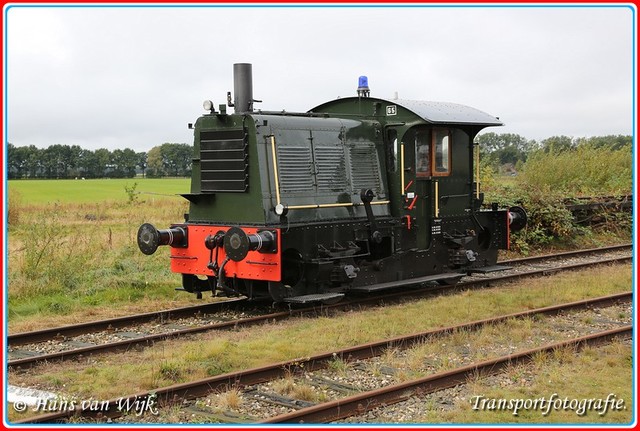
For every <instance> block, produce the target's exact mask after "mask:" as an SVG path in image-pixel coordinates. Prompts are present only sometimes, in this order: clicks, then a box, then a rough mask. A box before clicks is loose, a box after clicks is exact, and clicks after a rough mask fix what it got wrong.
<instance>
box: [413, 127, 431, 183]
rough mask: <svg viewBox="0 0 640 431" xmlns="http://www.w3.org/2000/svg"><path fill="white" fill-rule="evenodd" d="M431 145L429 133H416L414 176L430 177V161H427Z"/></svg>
mask: <svg viewBox="0 0 640 431" xmlns="http://www.w3.org/2000/svg"><path fill="white" fill-rule="evenodd" d="M430 147H431V133H430V132H429V131H426V132H418V133H416V177H418V178H420V177H430V176H431V163H430V162H429V154H430V151H429V150H430Z"/></svg>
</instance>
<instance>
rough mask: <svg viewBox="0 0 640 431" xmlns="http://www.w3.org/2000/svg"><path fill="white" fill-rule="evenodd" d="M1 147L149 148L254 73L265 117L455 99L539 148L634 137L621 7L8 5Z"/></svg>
mask: <svg viewBox="0 0 640 431" xmlns="http://www.w3.org/2000/svg"><path fill="white" fill-rule="evenodd" d="M5 19H6V25H7V27H6V36H7V38H6V41H5V43H6V45H5V53H4V55H5V64H6V70H7V76H6V86H7V93H6V99H5V103H6V105H5V106H6V109H7V122H8V124H7V126H8V129H6V130H7V140H8V141H9V142H11V143H13V144H14V145H18V146H22V145H31V144H33V145H36V146H38V147H40V148H45V147H47V146H49V145H53V144H66V145H79V146H81V147H82V148H86V149H92V150H94V149H97V148H109V149H110V150H113V149H116V148H121V149H122V148H132V149H134V150H136V151H148V150H149V149H151V148H152V147H154V146H156V145H160V144H162V143H165V142H179V143H192V141H193V134H192V131H191V130H188V128H187V123H190V122H194V121H195V120H196V118H197V117H198V116H199V115H200V114H201V113H203V109H202V101H203V100H204V99H211V100H213V101H214V103H215V105H216V106H217V105H218V104H220V103H224V102H225V101H226V93H227V91H231V90H233V64H234V63H240V62H246V63H252V64H253V81H254V98H256V99H260V100H262V101H263V103H260V104H256V108H260V109H265V110H282V109H286V110H287V111H307V110H309V109H311V108H312V107H314V106H317V105H319V104H321V103H323V102H325V101H328V100H332V99H335V98H336V97H344V96H354V95H355V94H356V87H357V83H358V76H360V75H367V76H368V77H369V86H370V88H371V96H374V97H380V98H388V99H391V98H393V97H394V94H395V93H396V92H397V93H398V95H399V97H400V98H404V99H414V100H431V101H442V102H455V103H461V104H464V105H469V106H473V107H475V108H478V109H480V110H482V111H485V112H488V113H490V114H492V115H494V116H498V117H500V119H501V120H502V121H503V122H505V124H506V126H505V127H498V128H491V129H487V131H493V132H497V133H517V134H520V135H522V136H524V137H526V138H528V139H536V140H542V139H544V138H547V137H550V136H555V135H567V136H572V137H579V136H598V135H608V134H625V135H630V134H633V130H632V129H633V127H634V124H633V112H634V111H633V107H634V103H635V100H634V97H633V92H634V90H635V87H634V79H635V77H634V69H633V62H634V52H633V49H634V47H633V43H632V42H633V37H634V24H635V23H634V15H633V11H632V10H631V9H630V8H627V7H620V6H618V7H593V6H589V7H495V6H494V7H466V6H459V7H431V6H429V7H310V6H309V5H308V6H305V7H274V6H270V7H254V6H250V7H248V6H245V7H98V6H92V7H16V6H14V7H11V8H10V9H8V10H6V11H5Z"/></svg>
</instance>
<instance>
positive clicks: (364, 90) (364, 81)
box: [358, 76, 369, 97]
mask: <svg viewBox="0 0 640 431" xmlns="http://www.w3.org/2000/svg"><path fill="white" fill-rule="evenodd" d="M358 97H369V78H367V77H366V76H361V77H360V78H358Z"/></svg>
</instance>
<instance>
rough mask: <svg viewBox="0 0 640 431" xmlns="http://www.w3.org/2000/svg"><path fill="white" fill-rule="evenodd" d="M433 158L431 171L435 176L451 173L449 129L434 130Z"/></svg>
mask: <svg viewBox="0 0 640 431" xmlns="http://www.w3.org/2000/svg"><path fill="white" fill-rule="evenodd" d="M432 145H433V158H432V159H431V169H432V171H433V175H434V176H443V175H449V174H450V173H451V132H450V131H449V129H438V128H436V129H433V139H432Z"/></svg>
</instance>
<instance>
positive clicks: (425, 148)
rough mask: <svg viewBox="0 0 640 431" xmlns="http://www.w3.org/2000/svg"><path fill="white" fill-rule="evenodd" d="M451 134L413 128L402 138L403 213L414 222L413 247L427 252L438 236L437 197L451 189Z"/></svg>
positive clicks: (439, 211)
mask: <svg viewBox="0 0 640 431" xmlns="http://www.w3.org/2000/svg"><path fill="white" fill-rule="evenodd" d="M451 144H452V132H451V130H450V129H448V128H445V127H429V126H417V127H414V128H412V129H410V130H409V131H408V132H407V133H405V135H404V137H403V142H402V145H403V146H404V162H405V169H404V172H405V180H404V184H405V186H404V187H405V194H404V196H405V206H404V209H405V212H406V215H408V216H410V217H412V219H414V220H415V223H414V224H415V229H416V230H417V236H416V246H417V247H418V248H419V249H428V248H429V247H430V246H431V240H432V235H434V234H435V235H438V234H440V233H441V228H440V226H441V216H442V211H443V209H444V211H445V212H446V211H447V208H443V206H442V202H441V199H440V197H441V196H442V192H443V191H444V190H448V189H449V188H450V187H451V184H450V183H451V181H450V175H451V157H452V156H451V149H452V146H451ZM443 186H444V187H443Z"/></svg>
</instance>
